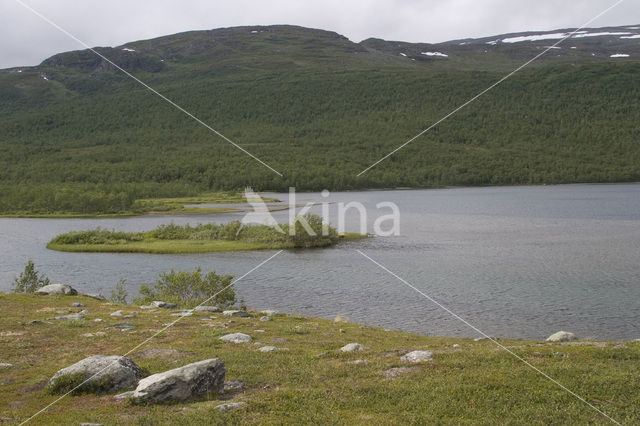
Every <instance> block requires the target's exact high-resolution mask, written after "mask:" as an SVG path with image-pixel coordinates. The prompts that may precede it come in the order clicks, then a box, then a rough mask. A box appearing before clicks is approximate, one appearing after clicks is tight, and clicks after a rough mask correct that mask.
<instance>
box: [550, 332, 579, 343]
mask: <svg viewBox="0 0 640 426" xmlns="http://www.w3.org/2000/svg"><path fill="white" fill-rule="evenodd" d="M571 340H576V335H575V334H573V333H569V332H568V331H558V332H557V333H553V334H552V335H551V336H549V337H547V342H570V341H571Z"/></svg>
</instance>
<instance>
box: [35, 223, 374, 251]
mask: <svg viewBox="0 0 640 426" xmlns="http://www.w3.org/2000/svg"><path fill="white" fill-rule="evenodd" d="M305 220H306V221H307V223H308V224H309V226H310V227H311V229H312V230H313V231H314V233H315V234H316V235H310V234H309V233H307V231H306V230H305V229H304V227H303V226H302V224H301V223H300V221H297V222H296V224H295V232H292V233H291V234H292V235H290V232H289V229H290V226H289V225H279V227H274V226H268V225H244V224H242V223H241V222H239V221H233V222H230V223H228V224H222V225H218V224H212V223H209V224H198V225H196V226H191V225H188V224H187V225H184V226H180V225H175V224H173V223H171V224H169V225H160V226H159V227H157V228H156V229H153V230H151V231H144V232H121V231H110V230H106V229H100V228H97V229H92V230H87V231H74V232H69V233H66V234H61V235H58V236H56V237H55V238H53V239H52V240H51V241H50V242H49V244H47V248H48V249H51V250H57V251H67V252H104V253H154V254H178V253H210V252H223V251H243V250H268V249H294V248H312V247H329V246H333V245H335V244H337V243H338V242H339V241H341V240H353V239H360V238H365V237H366V235H362V234H357V233H343V234H338V232H337V231H336V230H335V229H334V228H332V227H331V226H329V225H323V223H322V219H321V218H320V217H318V216H315V215H309V216H307V217H305Z"/></svg>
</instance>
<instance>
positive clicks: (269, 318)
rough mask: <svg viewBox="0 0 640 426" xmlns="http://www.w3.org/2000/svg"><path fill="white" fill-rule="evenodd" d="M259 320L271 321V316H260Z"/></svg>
mask: <svg viewBox="0 0 640 426" xmlns="http://www.w3.org/2000/svg"><path fill="white" fill-rule="evenodd" d="M260 321H271V317H267V316H264V317H260Z"/></svg>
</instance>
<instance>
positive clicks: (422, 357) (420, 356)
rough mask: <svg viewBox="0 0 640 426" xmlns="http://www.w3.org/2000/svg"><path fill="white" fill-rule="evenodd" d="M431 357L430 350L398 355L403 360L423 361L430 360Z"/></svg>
mask: <svg viewBox="0 0 640 426" xmlns="http://www.w3.org/2000/svg"><path fill="white" fill-rule="evenodd" d="M432 359H433V352H431V351H413V352H409V353H408V354H406V355H404V356H401V357H400V360H402V361H405V362H423V361H431V360H432Z"/></svg>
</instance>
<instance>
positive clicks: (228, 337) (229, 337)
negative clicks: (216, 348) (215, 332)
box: [220, 333, 251, 343]
mask: <svg viewBox="0 0 640 426" xmlns="http://www.w3.org/2000/svg"><path fill="white" fill-rule="evenodd" d="M220 340H222V341H223V342H229V343H249V342H250V341H251V336H249V335H248V334H244V333H232V334H225V335H224V336H222V337H220Z"/></svg>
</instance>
